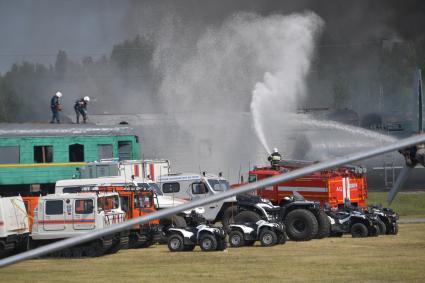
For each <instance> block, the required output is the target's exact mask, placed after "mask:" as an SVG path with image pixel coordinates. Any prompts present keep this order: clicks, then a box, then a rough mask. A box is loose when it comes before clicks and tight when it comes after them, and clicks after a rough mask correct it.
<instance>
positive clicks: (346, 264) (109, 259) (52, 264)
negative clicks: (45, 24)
mask: <svg viewBox="0 0 425 283" xmlns="http://www.w3.org/2000/svg"><path fill="white" fill-rule="evenodd" d="M424 235H425V224H402V225H401V227H400V233H399V235H397V236H380V237H376V238H365V239H353V238H351V237H350V236H344V237H342V238H327V239H323V240H313V241H310V242H287V243H286V244H285V245H281V246H274V247H271V248H263V247H261V246H259V245H258V244H257V245H256V246H254V247H246V248H239V249H234V248H229V249H227V250H226V251H224V252H213V253H205V252H201V251H200V249H199V247H197V248H196V249H195V251H194V252H188V253H170V252H169V251H168V249H167V247H166V246H165V245H156V246H153V247H151V248H148V249H138V250H125V251H120V252H119V253H118V254H115V255H110V256H104V257H101V258H91V259H36V260H30V261H26V262H22V263H19V264H16V265H13V266H9V267H6V268H3V269H1V270H0V282H70V281H72V282H153V281H155V282H170V281H177V282H213V281H215V282H216V281H217V280H219V281H221V282H222V281H224V282H230V281H232V282H235V281H237V282H242V281H244V282H259V281H263V282H282V281H290V282H311V281H313V280H314V281H319V282H322V281H326V282H329V281H330V282H341V281H343V282H359V281H360V282H424V281H425V274H424V272H423V266H424V265H425V236H424Z"/></svg>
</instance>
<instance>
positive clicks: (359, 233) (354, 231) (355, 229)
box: [351, 223, 368, 238]
mask: <svg viewBox="0 0 425 283" xmlns="http://www.w3.org/2000/svg"><path fill="white" fill-rule="evenodd" d="M367 234H368V231H367V227H366V225H364V224H363V223H355V224H353V226H351V236H352V237H353V238H364V237H367Z"/></svg>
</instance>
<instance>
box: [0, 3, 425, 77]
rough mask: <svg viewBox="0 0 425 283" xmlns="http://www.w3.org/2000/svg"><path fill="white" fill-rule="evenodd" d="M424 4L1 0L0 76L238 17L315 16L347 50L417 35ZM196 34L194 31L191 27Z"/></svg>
mask: <svg viewBox="0 0 425 283" xmlns="http://www.w3.org/2000/svg"><path fill="white" fill-rule="evenodd" d="M424 3H425V1H417V0H410V1H395V0H377V1H366V0H358V1H346V0H327V1H315V0H293V1H280V0H263V1H259V0H234V1H224V0H214V1H212V0H179V1H171V0H157V1H154V0H151V1H135V0H120V1H113V0H90V1H88V0H72V1H70V0H37V1H35V0H14V1H9V0H0V72H4V71H6V70H7V69H8V68H9V67H10V65H11V64H12V63H13V62H17V61H18V62H19V61H22V60H28V61H33V62H43V63H53V62H54V58H55V55H56V54H57V52H58V50H59V49H63V50H66V51H67V52H68V54H69V55H70V56H71V57H74V58H81V57H82V56H88V55H91V56H94V57H96V56H100V55H101V54H108V53H109V52H110V50H111V48H112V46H113V44H115V43H118V42H119V41H122V40H124V39H127V38H130V37H133V36H134V35H136V34H145V33H151V34H155V33H158V32H160V30H161V29H160V25H161V23H162V22H163V21H164V18H166V17H170V16H171V17H173V19H174V20H176V21H180V22H184V23H186V24H187V26H188V28H192V29H193V30H194V31H195V33H196V32H202V29H203V28H206V27H208V26H211V25H216V24H220V23H221V22H222V21H224V19H226V18H227V17H229V16H231V15H232V14H234V13H236V12H239V11H248V12H256V13H259V14H262V15H265V14H273V13H281V14H287V13H291V12H294V11H303V10H306V9H308V10H313V11H315V12H316V13H318V14H319V16H321V17H322V18H323V19H324V20H325V22H326V29H325V33H324V35H323V38H322V41H324V42H325V43H339V42H342V43H347V42H349V41H359V40H360V41H361V40H368V39H371V38H379V37H391V36H400V34H401V36H412V34H413V36H414V35H415V34H416V33H419V32H422V28H423V23H424V18H425V13H424V6H425V4H424ZM194 27H195V28H194Z"/></svg>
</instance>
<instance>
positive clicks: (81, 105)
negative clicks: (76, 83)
mask: <svg viewBox="0 0 425 283" xmlns="http://www.w3.org/2000/svg"><path fill="white" fill-rule="evenodd" d="M89 101H90V97H88V96H84V98H81V99H79V100H77V101H76V102H75V105H74V110H75V115H76V116H77V124H80V115H81V116H83V122H84V124H85V123H86V122H87V103H88V102H89Z"/></svg>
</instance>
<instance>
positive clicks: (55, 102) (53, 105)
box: [50, 91, 62, 124]
mask: <svg viewBox="0 0 425 283" xmlns="http://www.w3.org/2000/svg"><path fill="white" fill-rule="evenodd" d="M61 97H62V93H61V92H60V91H58V92H56V93H55V95H53V97H52V99H50V110H52V120H51V121H50V123H51V124H53V123H54V122H55V120H56V122H57V123H58V124H60V119H59V111H61V110H62V105H61V104H60V102H59V98H61Z"/></svg>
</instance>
